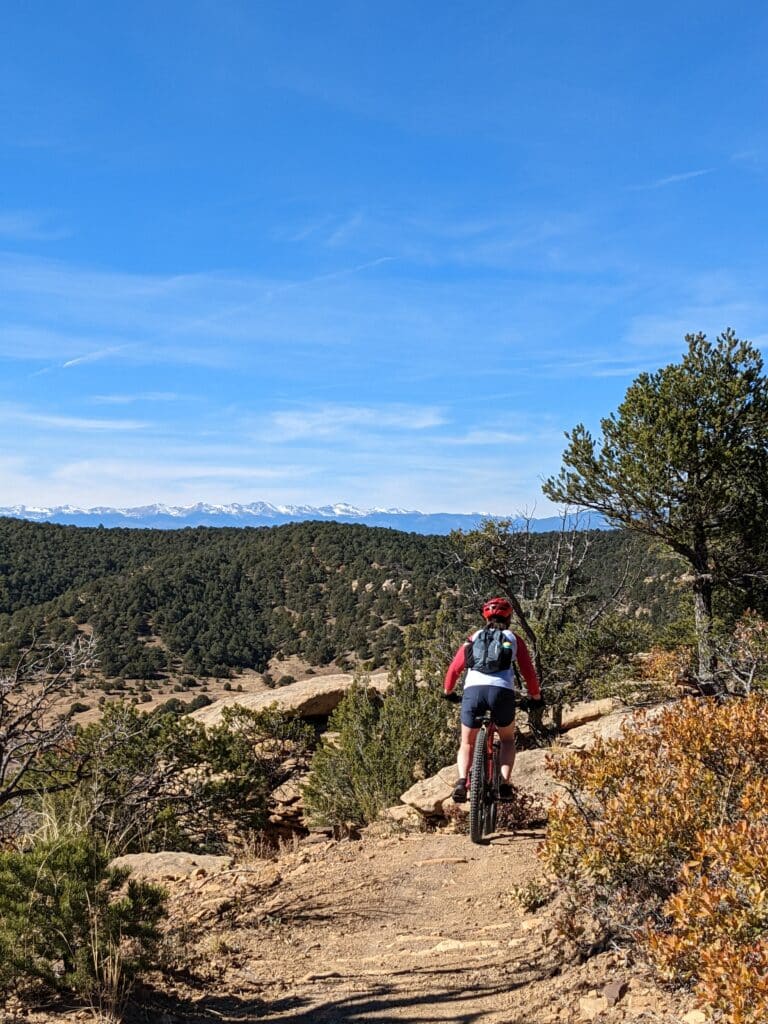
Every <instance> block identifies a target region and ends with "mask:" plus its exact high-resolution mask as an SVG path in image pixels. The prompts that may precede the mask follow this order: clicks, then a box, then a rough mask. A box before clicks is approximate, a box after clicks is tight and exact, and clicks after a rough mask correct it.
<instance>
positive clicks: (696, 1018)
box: [683, 1010, 707, 1024]
mask: <svg viewBox="0 0 768 1024" xmlns="http://www.w3.org/2000/svg"><path fill="white" fill-rule="evenodd" d="M706 1021H707V1015H706V1013H704V1011H703V1010H689V1011H688V1013H686V1014H684V1015H683V1024H706Z"/></svg>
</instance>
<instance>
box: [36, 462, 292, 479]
mask: <svg viewBox="0 0 768 1024" xmlns="http://www.w3.org/2000/svg"><path fill="white" fill-rule="evenodd" d="M308 472H309V471H308V470H307V468H306V467H302V466H299V465H284V466H258V465H257V466H254V465H247V464H237V465H221V464H219V463H199V462H198V463H196V462H170V461H169V462H162V461H149V462H147V461H145V460H144V459H138V458H137V459H129V458H122V459H79V460H76V461H73V462H67V463H64V464H63V465H61V466H58V467H57V468H56V469H55V470H54V471H53V473H52V477H53V478H54V479H55V480H58V481H67V480H72V481H83V482H86V481H93V480H105V479H109V480H115V481H120V480H142V481H143V480H152V481H155V482H178V481H184V480H198V481H204V480H232V481H238V480H239V481H254V480H264V481H275V480H285V479H294V478H297V477H304V476H306V475H308Z"/></svg>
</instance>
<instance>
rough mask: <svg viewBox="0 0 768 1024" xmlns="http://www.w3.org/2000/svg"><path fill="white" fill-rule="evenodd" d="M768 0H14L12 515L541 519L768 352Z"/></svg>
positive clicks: (2, 63) (7, 12)
mask: <svg viewBox="0 0 768 1024" xmlns="http://www.w3.org/2000/svg"><path fill="white" fill-rule="evenodd" d="M766 52H768V7H766V5H765V4H762V3H758V2H738V0H736V2H731V3H729V4H724V3H720V2H718V3H713V2H697V3H688V2H675V0H666V2H664V3H661V2H657V0H649V2H646V3H644V4H642V5H627V4H619V3H614V2H609V0H602V2H590V0H584V2H582V3H579V4H574V3H573V2H559V0H558V2H553V0H538V2H518V0H506V2H503V3H500V2H491V0H489V2H480V3H470V2H469V0H462V2H456V0H440V2H431V0H419V2H413V0H408V2H400V0H386V2H383V0H381V2H379V0H376V2H366V0H355V2H342V0H339V2H325V0H299V2H296V0H280V2H278V0H262V2H253V0H250V2H245V0H241V2H235V0H216V2H213V0H205V2H203V0H184V2H183V3H182V2H176V0H164V2H163V3H160V4H158V3H148V2H143V0H135V2H134V3H132V4H130V5H123V4H109V3H107V4H104V3H103V2H102V3H96V2H95V0H80V2H78V0H72V2H70V3H67V4H54V3H50V2H49V3H46V2H43V0H31V2H30V0H7V2H6V3H5V4H4V7H3V32H2V36H1V37H0V96H1V97H2V102H1V103H0V505H9V504H14V503H25V504H60V503H72V504H80V505H94V504H112V505H136V504H143V503H147V502H152V501H163V502H168V503H175V504H191V503H192V502H195V501H198V500H202V501H214V502H216V501H222V502H226V501H241V502H248V501H254V500H257V499H264V500H269V501H273V502H276V503H290V502H293V503H296V502H301V503H304V502H306V503H312V504H320V503H326V502H332V501H337V500H345V501H349V502H352V503H354V504H357V505H360V506H363V507H372V506H399V507H408V508H419V509H422V510H424V511H440V510H443V511H464V512H469V511H481V512H491V513H498V514H505V513H513V512H518V511H520V510H523V509H525V510H529V511H534V512H535V514H536V515H543V514H548V513H549V512H550V510H551V507H550V506H549V505H548V504H547V502H546V501H545V500H544V499H543V497H542V496H541V493H540V481H541V479H542V478H544V477H546V476H548V475H550V474H551V473H553V472H555V471H557V469H558V468H559V465H560V455H561V453H562V450H563V446H564V438H563V432H564V431H565V430H568V429H570V428H571V427H572V426H574V425H575V424H576V423H577V422H580V421H581V422H584V423H586V424H587V425H588V426H590V427H592V428H593V429H594V428H596V427H599V420H600V417H601V416H603V415H606V414H607V413H608V412H610V411H611V410H612V409H614V408H615V407H616V405H617V404H618V403H619V402H620V401H621V398H622V396H623V394H624V392H625V390H626V388H627V386H628V385H629V384H630V383H631V381H632V379H633V378H634V377H635V376H636V375H637V373H638V372H640V371H642V370H645V369H655V368H656V367H658V366H660V365H663V364H665V363H668V362H671V361H674V360H676V359H678V358H679V356H680V355H681V353H682V350H683V336H684V334H685V333H686V332H688V331H696V330H704V331H706V332H707V333H709V334H712V335H714V334H717V333H718V332H720V331H721V330H722V329H724V328H725V327H726V326H732V327H733V328H734V329H735V330H736V332H737V333H738V334H739V335H740V336H741V337H747V338H750V339H751V340H752V341H754V342H755V343H757V344H759V345H768V294H767V293H766V256H767V255H768V203H767V202H766V198H767V196H766V186H767V185H768V120H767V118H766V114H767V112H768V110H767V106H768V105H767V102H766V101H767V100H768V88H767V85H768V63H767V62H766V60H765V53H766Z"/></svg>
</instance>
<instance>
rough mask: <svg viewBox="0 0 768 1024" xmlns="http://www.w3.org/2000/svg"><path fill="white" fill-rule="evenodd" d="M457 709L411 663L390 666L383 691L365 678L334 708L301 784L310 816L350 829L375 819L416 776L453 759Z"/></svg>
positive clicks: (321, 822)
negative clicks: (422, 680) (419, 679)
mask: <svg viewBox="0 0 768 1024" xmlns="http://www.w3.org/2000/svg"><path fill="white" fill-rule="evenodd" d="M456 720H457V715H456V712H455V710H454V709H453V708H449V707H448V706H447V705H446V704H445V702H444V701H443V700H442V699H441V697H440V695H439V691H438V690H437V689H436V688H435V687H433V686H431V687H430V686H421V685H419V684H418V683H417V680H416V675H415V672H414V671H413V669H412V668H411V667H409V666H406V667H403V668H401V669H397V670H392V672H391V673H390V689H389V690H388V691H387V693H386V695H385V696H384V697H383V698H382V697H381V696H379V695H378V694H377V693H376V692H375V691H373V690H371V689H369V688H368V687H367V685H366V680H365V678H363V679H360V680H359V681H357V682H356V683H355V685H354V686H353V687H352V689H351V690H350V691H349V692H348V693H347V695H346V696H345V698H344V700H343V701H342V702H341V703H340V704H339V706H338V707H337V708H336V710H335V711H334V712H333V714H332V716H331V719H330V722H329V730H330V732H331V733H332V739H331V741H330V742H326V743H325V744H323V746H321V747H320V748H319V750H318V751H317V753H316V754H315V756H314V758H313V760H312V769H311V772H310V776H309V779H308V782H307V784H306V786H305V787H304V801H305V804H306V806H307V809H308V812H309V816H310V819H311V820H313V821H314V822H316V823H318V824H324V825H331V826H333V828H334V829H336V830H337V831H341V832H343V831H351V830H354V829H355V828H357V827H359V826H361V825H363V824H365V823H366V822H370V821H373V820H374V819H375V818H376V817H377V816H378V815H379V813H380V812H381V811H382V810H383V809H384V808H385V807H387V806H389V805H391V804H393V803H396V802H397V800H398V799H399V797H400V794H401V793H403V792H404V791H405V790H406V789H408V788H409V787H410V786H411V785H413V783H414V781H416V779H418V778H425V777H427V776H429V775H432V774H434V773H435V772H436V771H438V770H439V769H440V768H442V767H443V766H444V765H445V764H447V763H448V762H449V761H451V760H452V759H453V755H454V753H455V749H454V748H455V745H456Z"/></svg>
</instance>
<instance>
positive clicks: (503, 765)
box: [443, 597, 543, 804]
mask: <svg viewBox="0 0 768 1024" xmlns="http://www.w3.org/2000/svg"><path fill="white" fill-rule="evenodd" d="M483 618H484V619H485V622H486V625H485V627H483V629H479V630H477V632H475V633H473V634H472V636H471V637H470V638H469V639H468V640H467V641H465V643H463V644H462V645H461V647H460V648H459V649H458V651H457V652H456V654H455V655H454V658H453V661H452V662H451V664H450V665H449V666H448V671H447V672H446V673H445V681H444V683H443V691H444V694H443V695H444V696H445V697H447V698H448V699H451V696H450V695H451V694H452V693H453V690H454V687H455V686H456V683H457V682H458V679H459V676H460V675H461V673H462V672H463V671H464V670H465V669H466V670H467V674H466V677H465V679H464V696H463V697H462V700H461V743H460V746H459V753H458V757H457V759H456V763H457V765H458V769H459V779H458V782H457V783H456V786H455V788H454V790H453V799H454V801H455V802H456V803H457V804H461V803H465V802H466V799H467V773H468V772H469V766H470V764H471V763H472V750H473V748H474V745H475V737H476V736H477V732H478V730H477V727H476V726H475V721H476V720H477V718H479V717H481V716H482V715H483V713H484V712H485V711H490V713H491V718H492V719H493V722H494V725H495V726H496V730H497V732H498V734H499V739H500V740H501V749H500V751H499V754H500V758H499V764H500V769H501V778H502V782H501V785H500V786H499V797H500V798H501V799H502V800H508V799H509V798H510V797H511V796H512V786H511V785H510V781H509V779H510V775H511V772H512V766H513V764H514V763H515V690H514V678H515V676H514V672H515V670H514V663H515V662H517V665H518V667H519V669H520V672H521V673H522V676H523V679H524V680H525V685H526V689H527V690H528V693H529V695H530V697H531V701H532V703H533V704H534V706H535V705H537V704H538V705H543V701H542V699H541V687H540V686H539V677H538V675H537V674H536V669H535V667H534V664H533V661H532V659H531V655H530V653H529V651H528V648H527V647H526V645H525V641H524V640H523V639H522V638H521V637H520V636H518V635H517V634H516V633H513V632H512V630H511V629H510V628H509V625H510V622H511V621H512V605H511V604H510V603H509V601H507V599H506V598H504V597H492V598H491V599H490V601H486V603H485V604H484V605H483ZM486 630H500V631H501V633H500V634H499V633H495V634H493V636H494V637H496V638H497V639H498V640H499V641H500V645H501V647H503V648H505V649H506V650H508V651H509V656H507V657H506V658H502V659H501V663H502V664H507V665H508V667H503V668H500V669H496V670H495V671H489V670H488V665H487V664H486V665H480V666H479V668H473V667H472V664H473V662H474V661H475V654H474V647H473V645H474V642H475V640H477V638H478V637H480V636H481V634H484V635H485V636H488V634H487V633H485V631H486Z"/></svg>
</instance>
